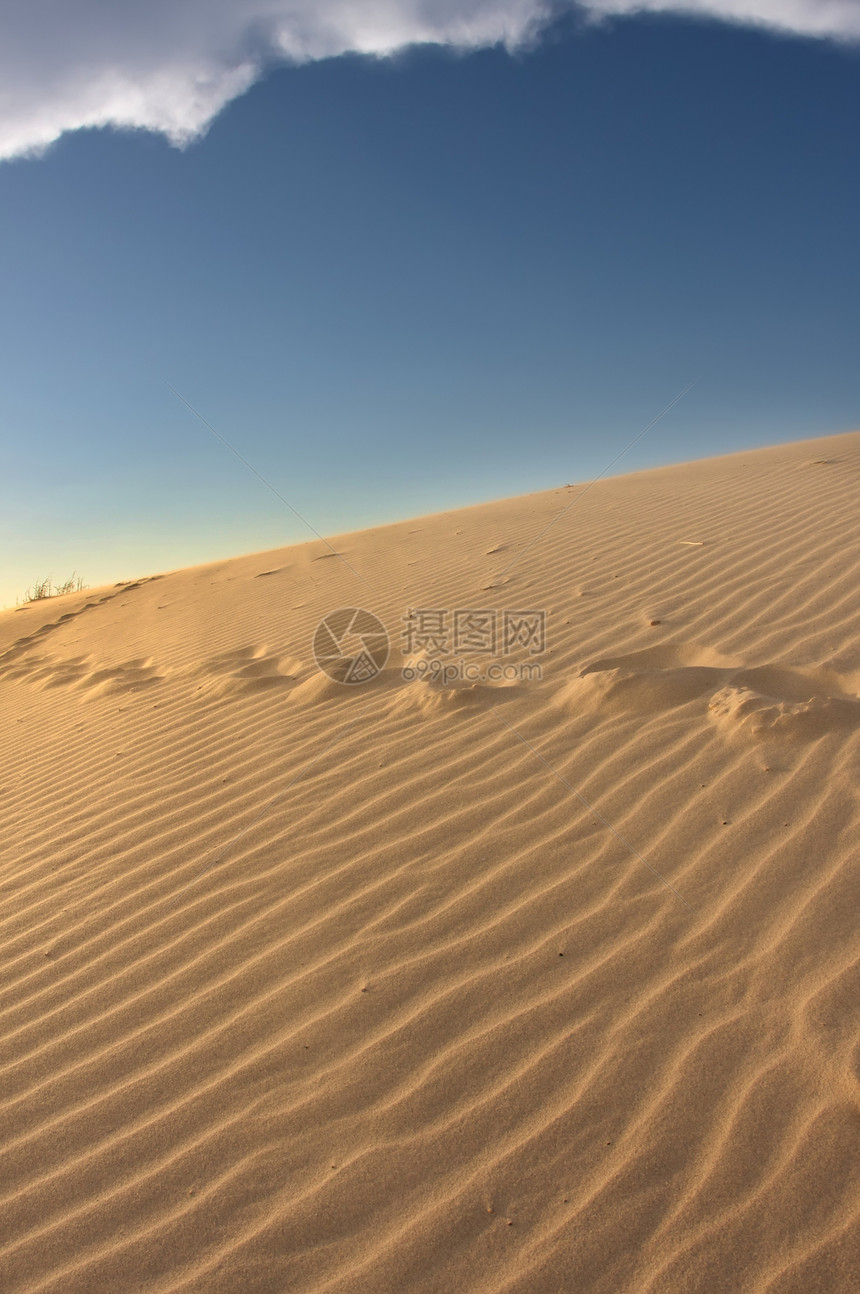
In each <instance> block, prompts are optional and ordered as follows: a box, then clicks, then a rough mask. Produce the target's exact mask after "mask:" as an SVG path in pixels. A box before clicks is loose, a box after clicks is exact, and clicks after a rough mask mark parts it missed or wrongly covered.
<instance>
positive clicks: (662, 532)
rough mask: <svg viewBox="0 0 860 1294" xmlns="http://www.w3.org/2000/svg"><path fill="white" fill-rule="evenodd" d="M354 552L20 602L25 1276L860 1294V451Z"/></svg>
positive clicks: (589, 496) (354, 1293) (7, 760)
mask: <svg viewBox="0 0 860 1294" xmlns="http://www.w3.org/2000/svg"><path fill="white" fill-rule="evenodd" d="M562 514H563V515H562ZM544 531H546V533H545V534H543V533H542V532H544ZM541 536H542V537H541ZM535 541H537V542H535ZM332 546H333V548H334V549H335V550H336V552H335V553H333V552H331V551H330V550H329V549H328V548H327V547H326V546H325V545H324V544H322V543H318V542H314V543H311V544H306V545H300V546H297V547H291V548H285V549H282V550H280V551H277V552H272V553H265V554H257V555H254V556H250V557H242V558H238V559H235V560H232V561H225V562H219V563H215V564H212V565H209V566H205V567H198V568H194V569H190V570H183V571H176V572H171V573H168V574H165V575H160V576H155V577H152V578H150V579H141V580H136V581H134V582H130V583H127V584H124V585H119V586H116V587H112V588H104V589H97V590H88V591H87V592H85V593H81V594H74V595H69V596H66V597H63V598H58V599H53V600H50V601H46V602H43V603H38V604H34V605H31V606H28V607H26V608H22V609H20V610H16V611H8V612H5V613H3V614H2V615H0V716H2V742H3V758H2V764H0V813H1V814H2V816H0V823H2V835H1V836H0V900H2V902H0V938H2V965H3V976H2V984H0V1123H2V1133H0V1135H1V1136H2V1147H3V1150H2V1172H0V1290H2V1291H4V1294H13V1292H14V1294H18V1292H21V1294H23V1292H24V1291H27V1294H37V1292H38V1294H49V1292H50V1294H60V1292H62V1294H124V1292H126V1291H129V1292H131V1291H147V1292H152V1294H167V1292H168V1291H170V1292H171V1294H172V1292H174V1291H175V1292H177V1294H179V1292H180V1291H181V1292H183V1294H191V1292H192V1291H193V1292H195V1294H198V1292H199V1294H245V1292H247V1294H258V1292H259V1294H262V1292H263V1291H266V1292H268V1291H271V1292H273V1294H274V1292H278V1294H282V1292H284V1291H290V1292H293V1291H295V1292H296V1294H299V1292H302V1291H314V1292H315V1294H316V1292H319V1294H402V1292H403V1291H410V1292H411V1291H415V1292H416V1294H431V1292H432V1294H538V1292H540V1294H544V1292H546V1294H556V1292H558V1291H563V1292H564V1294H574V1292H576V1294H582V1292H588V1294H592V1292H594V1294H597V1292H598V1291H599V1292H600V1294H628V1292H629V1294H723V1292H726V1294H729V1292H731V1294H735V1292H738V1294H740V1292H741V1291H743V1292H744V1294H748V1292H749V1294H765V1291H766V1292H767V1294H801V1291H802V1292H804V1294H806V1292H807V1291H822V1292H825V1291H826V1292H836V1294H842V1292H845V1294H848V1291H855V1290H857V1289H858V1288H860V1245H858V1222H860V1197H858V1185H860V1016H858V1002H860V993H859V992H858V990H860V946H858V944H860V941H858V920H857V915H858V898H860V894H858V866H857V864H858V855H860V830H858V827H860V638H858V626H860V618H858V617H860V434H852V435H846V436H840V437H833V438H829V439H827V440H819V441H813V442H807V443H803V444H795V445H787V446H782V447H779V448H775V449H767V450H759V451H755V452H749V453H744V454H736V455H732V456H729V457H726V458H721V459H713V460H709V461H706V462H701V463H691V464H686V465H683V466H680V467H671V468H663V469H659V470H655V471H650V472H643V473H638V474H635V475H631V476H626V477H617V478H615V479H612V480H607V481H603V482H600V483H598V484H596V485H594V487H593V488H591V489H589V490H588V492H587V493H582V492H581V488H580V487H575V486H574V487H565V488H563V489H559V490H554V491H550V492H548V493H544V494H538V495H533V496H528V497H525V498H519V499H514V500H505V501H502V502H499V503H494V504H491V505H487V506H482V507H475V508H471V509H468V510H464V511H459V512H452V513H446V514H442V515H439V516H434V517H427V518H421V519H418V520H414V521H410V522H409V523H403V524H399V525H395V526H389V527H384V528H379V529H377V530H372V531H367V532H363V533H360V534H352V535H346V536H341V537H338V538H337V539H334V540H332ZM338 554H340V555H342V557H343V558H344V559H345V560H340V558H339V556H338ZM347 563H348V564H347ZM344 607H347V608H348V607H363V608H366V609H367V610H369V611H372V612H373V613H374V614H375V615H376V616H377V617H379V618H380V619H381V620H382V622H383V623H384V624H385V625H386V626H387V627H388V629H389V632H390V634H391V653H390V656H389V657H388V660H387V661H386V662H385V664H384V667H383V668H382V670H381V672H380V673H379V675H378V677H376V678H375V680H373V681H372V682H369V683H366V684H363V685H356V686H348V685H343V684H341V683H338V682H335V681H333V680H332V679H330V678H328V677H327V676H326V675H325V674H323V673H321V672H320V670H319V669H318V668H317V666H316V664H315V661H314V659H313V655H312V651H311V643H312V640H313V638H314V633H315V630H316V628H317V626H318V624H319V623H320V621H321V620H322V619H323V617H325V616H327V615H328V614H329V613H330V612H332V611H334V610H336V609H338V608H344ZM416 608H418V609H425V610H426V609H449V610H451V611H453V609H464V608H465V609H478V610H484V611H486V610H488V609H494V610H496V611H497V612H498V613H499V615H500V616H501V615H502V613H503V612H504V611H505V610H508V611H511V612H515V613H520V612H524V611H538V610H540V611H545V613H546V645H545V651H544V652H542V653H534V652H533V651H532V650H531V647H532V646H534V644H531V646H528V645H526V644H525V643H524V644H523V645H522V646H521V647H517V648H514V649H513V650H512V651H511V653H510V654H509V655H508V656H505V657H504V660H505V663H507V664H514V665H528V664H531V665H534V664H536V663H539V664H540V665H541V667H542V671H543V677H542V678H540V677H537V675H536V674H535V673H534V672H532V673H531V674H529V673H528V672H527V673H526V674H523V675H518V676H517V677H514V678H512V677H501V678H492V679H491V678H488V677H481V678H459V677H458V678H454V677H449V676H443V677H438V676H434V675H433V674H432V673H430V672H428V671H426V670H425V671H424V672H421V671H418V670H416V672H415V676H414V677H409V678H407V679H405V678H404V677H403V675H402V667H403V664H404V659H405V658H404V657H403V656H402V654H401V646H402V645H403V644H402V642H401V638H400V634H401V631H402V630H404V629H405V626H404V624H403V621H402V618H403V617H405V616H407V615H408V613H409V612H410V610H414V609H416ZM435 654H436V655H437V656H438V655H439V653H438V651H436V653H435ZM433 655H434V649H433V646H432V644H431V645H430V647H429V648H425V649H424V650H423V654H422V653H421V652H413V653H412V656H411V657H410V658H409V659H410V660H412V661H413V664H416V665H417V663H418V662H419V661H424V662H425V664H426V663H427V662H429V661H430V660H431V659H432V658H433ZM496 655H497V656H498V658H499V659H502V652H501V651H500V650H497V652H496ZM445 659H446V660H447V659H448V658H447V657H446V658H445Z"/></svg>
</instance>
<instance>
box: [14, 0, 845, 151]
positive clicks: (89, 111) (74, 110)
mask: <svg viewBox="0 0 860 1294" xmlns="http://www.w3.org/2000/svg"><path fill="white" fill-rule="evenodd" d="M573 7H574V4H573V0H5V2H4V4H3V8H2V11H1V12H0V158H9V157H16V156H20V155H25V154H28V153H38V152H39V151H41V150H42V149H43V148H45V147H46V146H47V145H49V144H51V143H52V142H53V141H54V140H56V139H58V138H59V136H60V135H62V134H63V133H64V132H65V131H68V130H77V129H80V128H81V127H86V126H116V127H137V128H143V129H146V130H152V131H159V132H161V133H162V134H164V135H166V136H167V137H168V138H169V139H170V140H171V141H172V142H173V143H176V144H184V143H187V142H188V141H189V140H191V139H194V138H195V137H196V136H198V135H199V134H201V133H202V132H203V131H204V130H205V129H206V127H207V126H208V124H209V123H210V122H211V120H212V118H213V117H214V116H215V115H216V113H217V112H218V111H219V110H220V109H221V108H222V107H223V106H224V105H225V104H226V103H228V102H229V101H230V100H231V99H234V98H235V97H236V96H237V95H238V94H241V93H242V92H243V91H244V90H246V89H247V88H248V86H250V85H251V84H252V83H253V82H254V81H255V80H256V79H257V78H258V77H259V76H260V75H261V74H262V72H263V70H264V68H265V67H266V66H267V65H268V64H271V63H273V62H277V61H291V62H305V61H308V60H311V59H320V58H327V57H331V56H333V55H337V54H342V53H345V52H347V51H355V52H358V53H364V54H375V55H386V54H390V53H393V52H394V51H395V50H397V49H401V48H403V47H405V46H407V45H411V44H417V43H422V42H435V43H438V44H444V45H449V46H452V47H455V48H458V49H466V50H467V49H477V48H480V47H482V46H488V45H494V44H498V43H502V44H505V45H507V46H508V47H509V48H515V47H518V46H521V45H523V44H524V43H526V42H527V41H529V40H530V39H532V38H533V37H534V36H535V35H536V34H537V33H538V32H539V31H540V29H541V28H542V27H543V26H544V25H545V24H546V23H547V22H548V21H549V20H550V18H551V17H552V15H553V14H557V13H558V12H559V11H560V10H563V9H564V8H573ZM578 7H579V8H580V9H585V10H587V11H589V12H590V13H591V14H592V16H593V17H596V18H601V17H607V16H610V15H623V14H627V13H633V12H637V11H643V10H652V11H659V10H664V11H674V12H681V13H693V14H701V15H704V16H711V17H716V18H724V19H727V20H730V21H736V22H746V23H757V24H764V25H767V26H771V27H774V28H777V29H781V30H784V31H787V32H794V33H797V34H801V35H808V36H819V37H833V38H837V39H847V40H851V39H860V0H584V2H583V3H581V4H580V5H579V6H578Z"/></svg>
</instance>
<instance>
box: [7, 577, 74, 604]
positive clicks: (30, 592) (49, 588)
mask: <svg viewBox="0 0 860 1294" xmlns="http://www.w3.org/2000/svg"><path fill="white" fill-rule="evenodd" d="M86 587H87V585H86V584H84V581H83V579H82V578H81V576H80V575H77V574H76V573H75V572H74V571H72V573H71V575H70V576H69V578H68V579H67V580H64V581H63V583H62V584H52V583H51V577H50V575H49V576H48V577H47V579H44V580H37V581H36V583H35V584H34V585H33V586H32V588H29V589H27V591H26V593H25V594H24V597H23V598H22V599H21V601H22V602H24V603H26V602H41V601H42V599H43V598H57V597H61V596H62V594H64V593H80V592H81V591H82V590H83V589H85V588H86ZM19 605H20V603H19Z"/></svg>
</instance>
